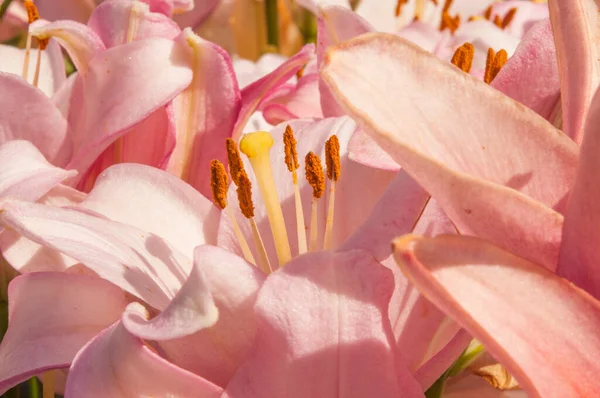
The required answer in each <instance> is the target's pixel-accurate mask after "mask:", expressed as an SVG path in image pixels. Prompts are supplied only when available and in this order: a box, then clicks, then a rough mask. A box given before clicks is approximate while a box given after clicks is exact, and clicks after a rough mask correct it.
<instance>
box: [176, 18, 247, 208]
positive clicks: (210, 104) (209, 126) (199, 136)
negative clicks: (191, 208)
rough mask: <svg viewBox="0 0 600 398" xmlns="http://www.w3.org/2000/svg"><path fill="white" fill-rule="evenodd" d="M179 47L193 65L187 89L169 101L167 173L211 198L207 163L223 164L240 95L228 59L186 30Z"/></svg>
mask: <svg viewBox="0 0 600 398" xmlns="http://www.w3.org/2000/svg"><path fill="white" fill-rule="evenodd" d="M178 45H179V46H180V47H181V48H183V49H184V50H183V51H186V53H187V54H186V55H187V56H188V57H190V58H191V59H193V60H194V61H193V64H192V65H193V66H192V72H193V79H192V83H191V84H190V86H189V87H188V88H187V89H186V90H185V91H184V92H183V93H181V94H180V95H179V96H177V97H176V98H175V100H174V101H173V108H174V112H175V119H176V121H177V123H176V139H175V141H176V145H175V149H174V150H173V154H172V155H171V157H170V158H169V163H168V164H167V167H166V170H167V171H169V172H170V173H173V174H175V175H176V176H178V177H179V178H181V179H183V180H184V181H186V182H188V183H189V184H190V185H192V186H193V187H194V188H196V189H197V190H198V191H200V192H201V193H202V194H203V195H205V196H206V197H208V198H211V197H212V193H211V188H210V162H211V160H213V159H218V160H221V161H222V162H226V160H227V152H226V148H225V140H226V139H227V138H230V137H231V134H232V130H233V126H234V125H235V122H236V118H237V117H238V113H239V111H240V106H241V105H240V101H241V100H240V92H239V89H238V85H237V81H236V79H235V74H234V72H233V66H232V64H231V59H230V58H229V55H228V54H227V53H226V52H225V51H224V50H223V49H222V48H221V47H219V46H217V45H215V44H213V43H211V42H209V41H207V40H204V39H202V38H200V37H199V36H197V35H196V34H194V33H193V32H192V31H191V30H190V29H185V30H184V31H183V33H182V34H181V36H179V38H178Z"/></svg>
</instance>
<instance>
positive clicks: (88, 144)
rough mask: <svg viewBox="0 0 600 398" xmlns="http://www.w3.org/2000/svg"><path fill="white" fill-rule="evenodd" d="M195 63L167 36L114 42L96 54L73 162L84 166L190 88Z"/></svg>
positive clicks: (86, 85) (80, 167)
mask: <svg viewBox="0 0 600 398" xmlns="http://www.w3.org/2000/svg"><path fill="white" fill-rule="evenodd" d="M190 62H191V60H190V59H189V56H188V54H186V53H185V51H184V49H182V48H181V46H180V45H178V44H176V43H175V42H173V41H172V40H167V39H163V38H150V39H145V40H141V41H136V42H133V43H130V44H125V45H122V46H117V47H113V48H111V49H108V50H106V51H105V52H104V53H103V54H102V56H101V57H97V58H95V59H94V60H93V61H92V62H91V63H90V65H89V70H88V72H87V74H86V75H85V77H84V78H83V81H82V85H83V87H84V88H85V101H86V102H85V107H84V109H85V120H84V123H80V124H81V125H80V126H79V127H78V129H81V131H80V132H79V134H78V136H77V137H78V138H79V141H78V142H76V143H75V145H76V148H77V152H76V156H75V157H74V159H73V161H72V162H71V167H72V168H75V169H77V170H85V169H86V168H87V167H89V166H90V165H91V163H92V162H93V161H94V160H95V159H96V158H97V156H98V155H99V154H101V153H102V151H104V149H106V148H107V147H108V146H109V145H110V144H111V143H112V142H114V141H115V140H116V139H117V138H118V137H119V136H120V135H122V134H123V133H124V132H125V131H126V130H127V129H129V128H131V127H133V126H135V125H136V124H138V123H140V122H141V121H142V120H144V119H145V118H146V117H148V116H149V115H150V114H152V113H153V112H154V111H156V110H157V109H159V108H160V107H162V106H164V105H165V104H166V103H168V102H169V101H170V100H172V99H173V97H175V96H176V95H177V94H178V93H179V92H181V91H182V90H183V89H184V88H185V87H187V86H188V85H189V83H190V81H191V80H192V71H191V69H190V66H189V65H190ZM82 95H83V93H82ZM71 111H72V110H71Z"/></svg>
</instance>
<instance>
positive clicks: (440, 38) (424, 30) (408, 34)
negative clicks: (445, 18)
mask: <svg viewBox="0 0 600 398" xmlns="http://www.w3.org/2000/svg"><path fill="white" fill-rule="evenodd" d="M438 28H439V27H438V26H433V25H432V24H428V23H424V22H421V21H413V22H412V23H411V24H410V25H408V26H405V27H404V28H402V30H400V31H399V32H398V36H400V37H402V38H404V39H406V40H408V41H410V42H412V43H414V44H416V45H417V46H419V47H421V48H422V49H423V50H425V51H428V52H430V53H436V50H437V49H438V46H439V45H440V42H444V41H446V39H447V35H448V33H447V31H443V32H440V30H439V29H438Z"/></svg>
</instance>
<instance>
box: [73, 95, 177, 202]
mask: <svg viewBox="0 0 600 398" xmlns="http://www.w3.org/2000/svg"><path fill="white" fill-rule="evenodd" d="M175 124H176V121H175V117H174V114H173V107H172V105H171V103H169V105H166V106H164V107H161V108H159V109H157V110H156V111H154V112H152V113H151V114H150V116H148V117H147V118H145V119H143V120H142V121H141V122H139V123H137V124H136V125H134V126H133V127H132V128H130V129H127V130H124V131H121V132H119V138H118V140H119V141H118V142H114V143H112V144H111V145H110V146H109V147H108V148H106V149H105V150H104V152H102V154H100V155H98V158H97V159H96V161H95V162H94V163H93V164H92V165H91V166H90V167H89V168H88V169H87V171H86V172H85V175H83V176H82V177H81V178H80V179H79V183H78V184H77V186H78V187H79V188H80V189H82V190H83V191H89V190H90V189H91V187H92V186H93V185H94V183H95V181H96V179H97V178H98V176H99V175H100V174H101V173H102V172H103V171H104V170H106V169H107V168H108V167H110V166H112V165H114V164H118V163H139V164H144V165H149V166H153V167H156V168H161V169H164V168H165V167H166V164H167V161H168V160H169V157H170V156H171V154H172V153H173V150H174V149H175V138H176V137H175Z"/></svg>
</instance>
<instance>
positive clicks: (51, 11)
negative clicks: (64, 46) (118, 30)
mask: <svg viewBox="0 0 600 398" xmlns="http://www.w3.org/2000/svg"><path fill="white" fill-rule="evenodd" d="M35 5H36V6H37V7H38V10H39V12H40V15H41V16H42V18H44V19H47V20H49V21H55V20H58V19H70V20H73V21H78V22H85V21H87V20H88V18H89V17H90V13H91V12H92V10H93V9H94V7H96V2H95V1H94V0H78V1H75V2H74V1H71V0H36V2H35Z"/></svg>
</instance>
